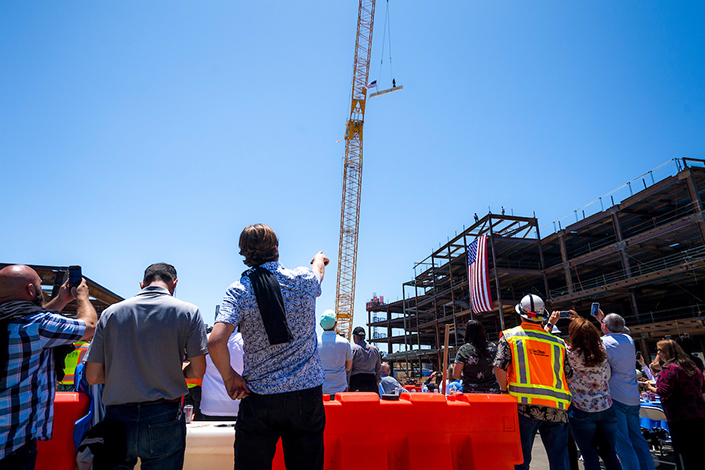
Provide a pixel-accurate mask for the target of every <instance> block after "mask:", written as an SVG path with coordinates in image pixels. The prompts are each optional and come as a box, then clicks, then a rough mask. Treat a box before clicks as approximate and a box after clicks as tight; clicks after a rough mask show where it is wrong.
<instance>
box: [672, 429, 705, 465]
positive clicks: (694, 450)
mask: <svg viewBox="0 0 705 470" xmlns="http://www.w3.org/2000/svg"><path fill="white" fill-rule="evenodd" d="M668 429H669V430H670V431H671V442H672V443H673V450H674V451H675V454H676V465H677V467H678V469H679V470H691V469H692V470H698V469H701V468H703V456H702V453H703V452H702V445H703V443H705V418H693V419H687V420H684V421H669V422H668Z"/></svg>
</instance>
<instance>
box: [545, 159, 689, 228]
mask: <svg viewBox="0 0 705 470" xmlns="http://www.w3.org/2000/svg"><path fill="white" fill-rule="evenodd" d="M683 166H684V163H683V162H682V161H681V159H680V158H672V159H671V160H668V161H667V162H665V163H662V164H661V165H659V166H657V167H656V168H654V169H653V170H650V171H647V172H646V173H644V174H643V175H640V176H638V177H636V178H634V179H633V180H631V181H628V182H627V183H625V184H623V185H622V186H620V187H619V188H617V189H615V190H613V191H610V192H609V193H607V194H605V195H604V196H600V197H598V198H597V199H595V200H594V201H592V202H589V203H587V204H585V205H584V206H582V207H579V208H577V209H575V210H574V211H573V212H572V213H570V214H568V215H565V216H563V217H561V218H560V219H558V220H554V221H553V222H551V223H550V224H548V225H545V226H543V227H541V233H544V234H545V233H547V232H546V229H547V228H548V227H551V226H553V233H556V232H557V231H559V230H562V229H563V228H565V227H567V226H569V225H570V224H573V223H575V222H579V221H580V220H583V219H585V218H587V217H590V216H591V215H594V214H597V213H598V212H603V211H604V210H605V207H607V208H609V207H612V206H614V205H616V204H619V203H621V202H622V201H624V200H625V199H627V198H629V197H632V196H633V195H634V194H636V193H638V192H640V191H642V190H644V189H647V188H648V187H650V186H653V185H654V184H656V183H657V182H659V181H661V180H663V179H666V178H668V177H669V176H674V175H676V174H678V172H680V171H681V170H682V169H683ZM544 236H545V235H544Z"/></svg>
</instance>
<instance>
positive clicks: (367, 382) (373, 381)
mask: <svg viewBox="0 0 705 470" xmlns="http://www.w3.org/2000/svg"><path fill="white" fill-rule="evenodd" d="M348 388H349V390H350V391H351V392H375V393H376V394H378V395H379V387H378V386H377V376H375V374H355V375H351V376H350V387H348Z"/></svg>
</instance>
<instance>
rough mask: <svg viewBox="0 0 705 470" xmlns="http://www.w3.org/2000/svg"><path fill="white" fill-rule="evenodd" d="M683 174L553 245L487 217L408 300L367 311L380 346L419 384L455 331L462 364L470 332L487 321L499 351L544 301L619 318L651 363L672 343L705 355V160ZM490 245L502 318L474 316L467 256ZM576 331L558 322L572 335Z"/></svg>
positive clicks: (585, 221)
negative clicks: (521, 315)
mask: <svg viewBox="0 0 705 470" xmlns="http://www.w3.org/2000/svg"><path fill="white" fill-rule="evenodd" d="M674 173H675V174H673V175H669V176H667V177H665V178H663V179H660V180H658V181H657V180H655V179H654V180H653V182H650V183H651V184H650V185H649V184H648V183H647V182H646V181H644V182H643V186H644V189H643V190H641V191H638V192H633V190H632V188H631V187H630V191H631V192H633V194H632V195H631V196H629V197H627V198H625V199H624V200H622V201H621V202H619V203H616V204H614V205H612V206H610V207H607V208H604V209H603V210H600V211H599V212H597V213H595V214H593V215H591V216H585V217H583V218H582V220H580V219H579V218H578V221H577V222H575V223H573V224H571V225H568V226H566V227H565V228H560V230H556V231H555V232H554V233H551V234H549V235H547V236H545V237H543V238H542V237H541V234H540V233H539V225H538V220H537V219H536V218H534V217H515V216H505V215H498V214H488V215H486V216H484V217H483V218H481V219H480V220H478V221H477V222H476V223H474V224H473V225H472V226H470V227H469V228H467V229H464V230H463V232H462V233H460V234H458V235H456V236H455V237H454V238H453V239H451V240H448V242H447V243H446V244H445V245H442V246H441V247H440V248H438V249H437V250H434V251H433V253H432V254H431V255H430V256H428V257H427V258H426V259H424V260H423V261H421V262H419V263H416V265H415V276H414V278H413V279H412V280H410V281H408V282H405V283H403V285H402V299H401V300H399V301H396V302H392V303H389V304H384V305H373V306H371V307H370V308H368V327H369V328H372V329H376V330H382V331H384V333H378V334H377V338H372V341H373V342H376V343H378V344H386V346H387V350H388V352H389V353H388V355H387V360H388V361H390V362H396V363H397V364H404V365H405V366H406V367H407V368H408V373H409V374H410V375H413V374H416V373H417V372H419V371H420V368H421V367H422V364H423V363H429V362H430V363H431V364H433V367H434V368H437V367H438V366H439V365H440V363H441V353H442V350H441V347H442V343H443V338H442V335H441V332H442V330H443V328H445V325H446V324H453V331H454V332H456V333H452V336H451V345H450V346H451V347H450V352H451V356H453V353H454V349H455V348H457V347H459V346H460V345H462V344H463V338H462V332H463V324H464V322H466V321H467V320H469V319H472V318H474V319H476V320H478V321H480V322H481V323H482V324H483V326H484V327H485V330H486V331H487V333H488V337H489V338H490V339H491V340H497V338H498V337H499V333H500V332H501V331H502V330H503V329H505V328H509V327H512V326H514V325H515V324H517V322H518V316H517V315H516V314H515V313H514V305H515V304H516V303H518V301H519V299H521V297H522V296H524V295H526V294H528V293H535V294H538V295H540V296H541V297H543V298H544V299H545V300H546V303H547V305H548V307H549V308H551V309H555V310H565V309H569V308H573V309H576V310H577V311H579V312H582V313H583V314H584V313H586V312H588V311H589V306H590V304H591V303H592V302H600V303H601V307H602V309H603V310H604V311H605V312H616V313H620V314H621V315H622V316H624V317H625V320H626V322H627V325H628V326H629V327H630V328H631V332H632V335H633V337H634V338H635V340H637V341H638V343H639V346H640V348H641V349H642V351H643V352H644V354H645V355H647V357H648V354H649V353H652V352H653V351H652V349H653V343H654V342H655V341H656V340H658V339H660V338H661V337H662V336H663V335H664V334H673V335H675V334H680V333H684V332H688V333H690V334H692V335H695V337H696V339H697V340H698V341H700V345H701V347H702V346H705V345H703V343H702V339H703V338H704V337H705V316H703V307H705V294H704V292H705V288H704V284H705V211H704V210H703V199H705V160H698V159H689V158H686V159H680V160H678V161H677V162H676V171H675V172H674ZM576 218H577V217H576ZM483 234H488V235H489V248H488V256H489V268H490V278H491V280H492V283H491V287H492V296H493V299H494V300H495V303H494V307H495V309H494V311H493V312H488V313H483V314H474V313H473V312H472V309H471V308H470V306H469V305H468V304H469V303H470V301H469V288H468V273H467V265H466V264H467V257H466V251H467V245H468V244H469V243H471V242H472V241H473V239H474V238H475V237H478V236H480V235H483ZM567 325H568V323H567V321H561V322H559V328H561V329H562V330H564V333H567ZM703 350H705V348H703ZM412 366H413V367H412Z"/></svg>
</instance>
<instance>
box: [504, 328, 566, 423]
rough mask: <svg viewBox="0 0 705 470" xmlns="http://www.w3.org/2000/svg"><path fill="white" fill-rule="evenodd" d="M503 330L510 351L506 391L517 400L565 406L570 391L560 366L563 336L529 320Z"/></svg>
mask: <svg viewBox="0 0 705 470" xmlns="http://www.w3.org/2000/svg"><path fill="white" fill-rule="evenodd" d="M502 334H503V335H504V337H505V338H506V340H507V342H508V343H509V347H510V348H511V351H512V363H511V364H510V366H509V368H508V369H507V385H508V390H509V394H510V395H512V396H515V397H517V401H518V402H519V403H523V404H527V405H541V406H551V407H553V408H559V409H561V410H567V409H568V407H569V406H570V397H571V394H570V391H569V390H568V382H567V381H566V378H565V368H564V367H563V364H564V362H565V354H566V349H565V343H564V342H563V340H562V339H560V338H558V337H556V336H553V335H552V334H550V333H546V331H544V329H543V328H541V325H539V324H537V323H532V322H523V323H522V324H521V326H517V327H516V328H512V329H509V330H505V331H503V332H502Z"/></svg>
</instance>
